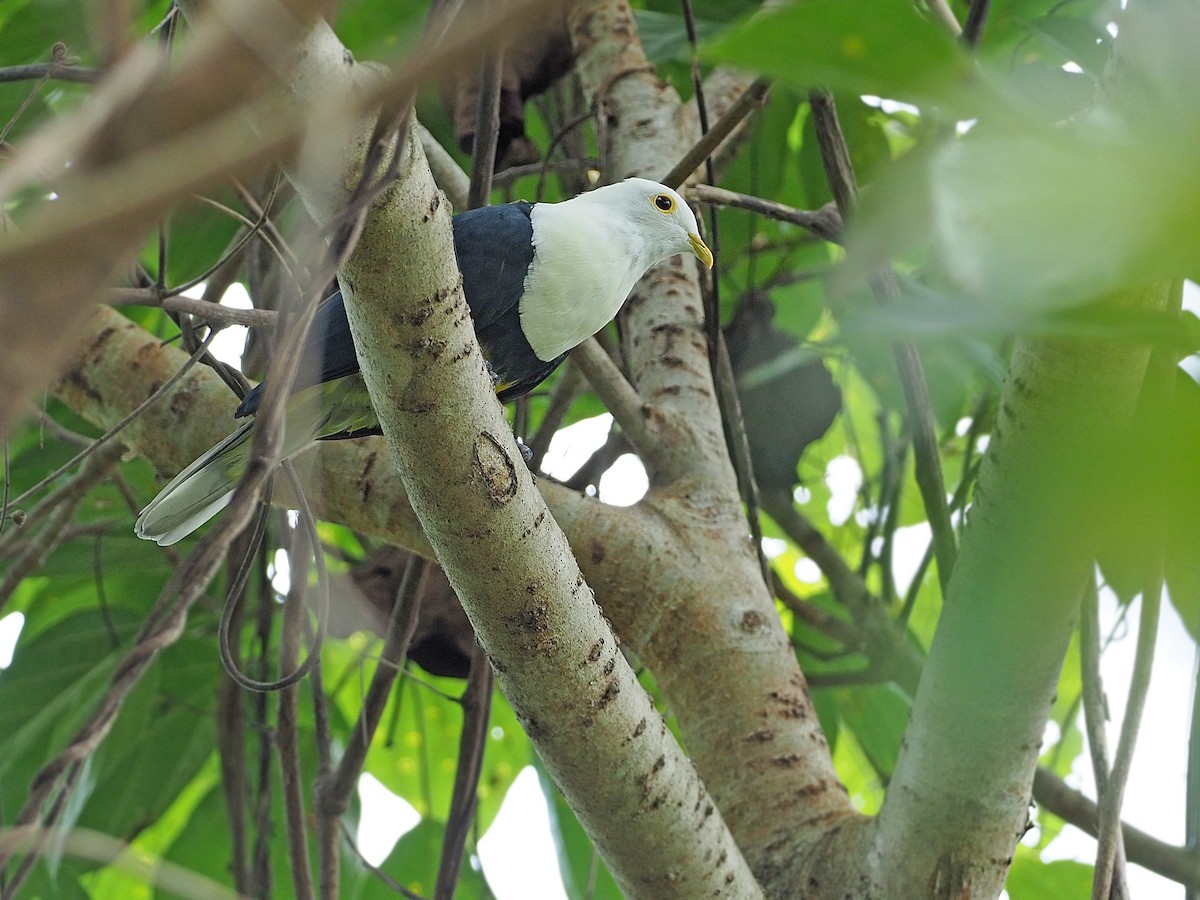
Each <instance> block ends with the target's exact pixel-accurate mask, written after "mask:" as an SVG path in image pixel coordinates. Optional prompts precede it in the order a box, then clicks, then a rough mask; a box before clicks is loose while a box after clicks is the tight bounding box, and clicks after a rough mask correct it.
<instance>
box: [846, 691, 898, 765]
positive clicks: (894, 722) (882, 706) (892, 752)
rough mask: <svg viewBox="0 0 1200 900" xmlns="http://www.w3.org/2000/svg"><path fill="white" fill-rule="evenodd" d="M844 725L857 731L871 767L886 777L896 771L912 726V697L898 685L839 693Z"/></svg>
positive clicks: (857, 736)
mask: <svg viewBox="0 0 1200 900" xmlns="http://www.w3.org/2000/svg"><path fill="white" fill-rule="evenodd" d="M838 705H839V706H840V707H841V710H842V724H843V725H844V726H845V727H846V728H848V729H849V730H851V731H852V732H854V736H855V737H856V738H858V743H859V744H860V745H861V746H862V749H863V752H864V753H865V754H866V755H867V758H868V759H870V761H871V765H873V766H874V767H875V770H876V771H877V772H878V773H879V774H880V775H882V776H883V777H884V778H887V777H889V776H890V775H891V774H892V772H894V771H895V769H896V761H897V760H898V759H899V758H900V745H901V743H902V742H903V740H904V729H905V728H906V727H907V726H908V714H909V709H910V706H909V701H908V698H906V697H905V696H904V694H903V693H902V692H901V691H900V689H899V688H897V687H895V686H894V685H890V684H889V685H878V686H872V687H865V688H859V689H856V690H844V691H839V692H838Z"/></svg>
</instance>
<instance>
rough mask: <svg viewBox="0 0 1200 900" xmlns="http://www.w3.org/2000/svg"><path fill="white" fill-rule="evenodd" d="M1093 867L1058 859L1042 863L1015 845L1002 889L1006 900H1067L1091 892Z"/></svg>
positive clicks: (1025, 849)
mask: <svg viewBox="0 0 1200 900" xmlns="http://www.w3.org/2000/svg"><path fill="white" fill-rule="evenodd" d="M1094 874H1095V869H1094V868H1093V867H1092V866H1089V865H1086V864H1085V863H1079V862H1074V861H1073V860H1069V859H1060V860H1056V861H1054V862H1048V863H1047V862H1042V861H1041V860H1040V859H1038V858H1037V856H1036V855H1035V854H1033V853H1031V852H1028V848H1025V847H1019V848H1018V852H1017V855H1016V858H1015V859H1014V860H1013V864H1012V868H1011V869H1009V871H1008V880H1007V881H1005V882H1004V889H1005V890H1006V891H1008V896H1009V898H1010V900H1070V898H1074V897H1078V898H1081V900H1082V898H1084V897H1088V896H1090V895H1091V892H1092V877H1093V876H1094Z"/></svg>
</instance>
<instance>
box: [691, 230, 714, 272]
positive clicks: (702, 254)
mask: <svg viewBox="0 0 1200 900" xmlns="http://www.w3.org/2000/svg"><path fill="white" fill-rule="evenodd" d="M688 243H689V244H691V245H692V252H694V253H695V254H696V258H697V259H699V260H700V262H702V263H704V268H706V269H711V268H712V266H713V255H712V251H711V250H709V249H708V245H707V244H706V243H704V240H703V239H702V238H701V237H700V235H698V234H689V235H688Z"/></svg>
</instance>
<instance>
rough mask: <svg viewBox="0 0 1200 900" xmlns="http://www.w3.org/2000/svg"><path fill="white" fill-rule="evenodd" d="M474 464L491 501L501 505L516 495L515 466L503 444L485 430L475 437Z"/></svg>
mask: <svg viewBox="0 0 1200 900" xmlns="http://www.w3.org/2000/svg"><path fill="white" fill-rule="evenodd" d="M475 464H476V466H477V468H478V469H479V474H480V475H481V476H482V477H483V484H484V487H486V488H487V492H488V496H489V497H491V498H492V500H493V501H495V502H496V503H499V504H501V505H503V504H505V503H507V502H508V501H509V500H511V499H512V498H513V497H515V496H516V495H517V467H516V466H515V465H514V464H513V461H512V458H511V457H510V456H509V454H508V453H507V452H505V449H504V445H503V444H502V443H500V441H499V440H498V439H497V438H496V437H495V436H494V435H491V434H489V433H488V432H486V431H484V432H481V433H480V434H479V436H478V437H476V439H475Z"/></svg>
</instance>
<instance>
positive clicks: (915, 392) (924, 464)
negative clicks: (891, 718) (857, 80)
mask: <svg viewBox="0 0 1200 900" xmlns="http://www.w3.org/2000/svg"><path fill="white" fill-rule="evenodd" d="M809 105H810V107H811V109H812V114H813V123H814V125H815V127H816V133H817V142H818V143H819V144H820V148H821V161H822V163H823V164H824V167H825V176H826V179H827V180H828V182H829V188H830V190H831V191H832V193H833V197H834V199H835V200H836V201H837V206H838V211H839V212H840V213H841V216H842V221H843V222H848V221H849V219H850V216H851V214H852V212H853V209H854V206H855V202H856V200H857V194H858V185H857V182H856V180H855V177H854V167H853V166H852V164H851V162H850V153H849V150H848V148H847V146H846V138H845V136H844V135H843V134H842V128H841V125H840V123H839V122H838V117H837V108H836V106H835V105H834V102H833V97H832V95H830V94H829V93H828V92H826V91H814V92H813V93H812V94H810V95H809ZM869 281H870V284H871V290H872V292H873V293H874V294H875V296H876V298H877V299H878V300H879V301H880V302H881V303H888V302H892V301H895V300H897V299H899V296H900V288H899V285H897V283H896V277H895V273H894V272H893V271H892V269H891V267H890V266H885V267H884V268H883V269H881V270H880V271H879V272H878V273H876V275H875V277H873V278H871V279H869ZM894 353H895V356H896V366H897V368H898V369H899V371H900V381H901V384H902V386H903V388H904V398H905V401H906V403H907V405H908V415H909V423H910V427H911V428H912V441H913V452H914V462H915V468H916V478H917V487H918V488H920V491H921V498H922V500H924V502H925V514H926V515H927V516H928V517H929V527H930V528H931V529H932V531H933V548H934V556H935V557H936V558H937V563H938V580H939V581H940V583H941V587H942V594H943V596H945V593H946V589H947V587H948V586H949V583H950V575H951V573H952V572H953V571H954V560H955V558H956V556H957V555H958V547H957V544H956V541H955V535H954V528H953V526H952V525H951V524H950V510H949V507H948V506H947V504H946V481H945V477H944V476H943V474H942V461H941V457H940V455H939V452H938V439H937V429H936V425H935V423H934V417H933V405H932V403H931V401H930V399H929V386H928V384H927V383H926V380H925V371H924V367H923V366H922V364H921V357H920V355H919V354H918V353H917V347H916V345H915V344H914V343H913V342H912V341H901V342H898V343H897V344H896V345H895V347H894Z"/></svg>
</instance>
